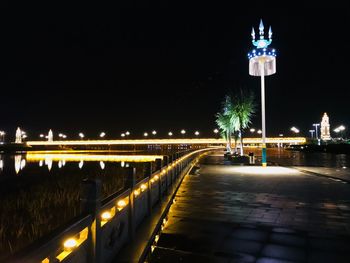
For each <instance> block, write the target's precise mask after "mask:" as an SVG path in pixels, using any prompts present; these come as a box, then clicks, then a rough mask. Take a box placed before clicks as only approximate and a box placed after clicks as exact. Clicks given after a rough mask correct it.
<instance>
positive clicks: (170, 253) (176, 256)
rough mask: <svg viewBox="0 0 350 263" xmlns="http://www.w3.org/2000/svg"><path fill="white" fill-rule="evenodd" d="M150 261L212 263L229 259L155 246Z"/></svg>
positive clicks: (223, 262) (162, 262)
mask: <svg viewBox="0 0 350 263" xmlns="http://www.w3.org/2000/svg"><path fill="white" fill-rule="evenodd" d="M150 262H160V263H164V262H167V263H178V262H185V263H193V262H213V263H229V262H230V259H228V258H223V257H219V256H215V257H214V256H208V255H201V254H195V253H189V252H186V251H179V250H171V249H165V248H161V247H156V248H155V250H154V251H153V253H152V255H151V259H150Z"/></svg>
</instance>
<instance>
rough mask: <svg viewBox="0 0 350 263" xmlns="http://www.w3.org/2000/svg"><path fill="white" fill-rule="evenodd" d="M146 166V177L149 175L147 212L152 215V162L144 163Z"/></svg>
mask: <svg viewBox="0 0 350 263" xmlns="http://www.w3.org/2000/svg"><path fill="white" fill-rule="evenodd" d="M144 166H145V177H148V182H147V213H148V215H150V214H151V213H152V196H151V181H150V179H151V175H152V163H151V162H147V163H144Z"/></svg>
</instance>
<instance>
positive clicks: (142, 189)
mask: <svg viewBox="0 0 350 263" xmlns="http://www.w3.org/2000/svg"><path fill="white" fill-rule="evenodd" d="M140 188H141V192H143V191H145V190H146V189H147V185H145V184H141V187H140Z"/></svg>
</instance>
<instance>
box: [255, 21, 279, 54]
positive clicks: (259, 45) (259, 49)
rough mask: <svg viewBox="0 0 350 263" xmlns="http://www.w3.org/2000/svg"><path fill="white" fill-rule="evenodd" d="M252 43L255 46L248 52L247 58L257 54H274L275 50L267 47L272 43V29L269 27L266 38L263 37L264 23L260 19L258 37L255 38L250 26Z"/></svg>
mask: <svg viewBox="0 0 350 263" xmlns="http://www.w3.org/2000/svg"><path fill="white" fill-rule="evenodd" d="M251 36H252V43H253V45H254V46H255V47H256V49H253V50H252V51H251V52H249V53H248V58H249V59H252V58H254V57H257V56H274V57H275V56H276V53H275V52H276V50H275V49H271V48H269V45H270V44H271V43H272V29H271V27H269V31H268V38H267V39H265V32H264V24H263V21H262V20H260V24H259V39H256V38H255V30H254V27H253V28H252V32H251Z"/></svg>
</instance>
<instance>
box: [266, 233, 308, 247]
mask: <svg viewBox="0 0 350 263" xmlns="http://www.w3.org/2000/svg"><path fill="white" fill-rule="evenodd" d="M270 242H271V243H275V244H280V245H287V246H296V247H304V246H306V239H305V238H303V237H300V236H296V235H291V234H281V233H272V234H271V235H270Z"/></svg>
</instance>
